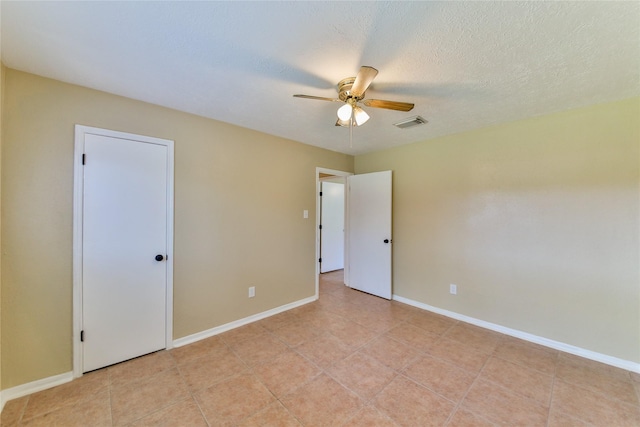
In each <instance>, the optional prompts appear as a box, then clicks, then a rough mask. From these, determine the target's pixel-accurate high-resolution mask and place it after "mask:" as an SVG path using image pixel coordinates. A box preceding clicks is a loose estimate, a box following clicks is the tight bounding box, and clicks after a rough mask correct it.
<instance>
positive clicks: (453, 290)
mask: <svg viewBox="0 0 640 427" xmlns="http://www.w3.org/2000/svg"><path fill="white" fill-rule="evenodd" d="M449 293H450V294H451V295H456V294H457V293H458V285H454V284H453V283H452V284H450V285H449Z"/></svg>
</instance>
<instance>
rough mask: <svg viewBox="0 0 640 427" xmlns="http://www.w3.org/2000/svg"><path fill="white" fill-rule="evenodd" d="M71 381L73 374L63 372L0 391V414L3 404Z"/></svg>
mask: <svg viewBox="0 0 640 427" xmlns="http://www.w3.org/2000/svg"><path fill="white" fill-rule="evenodd" d="M71 380H73V372H65V373H64V374H59V375H54V376H52V377H47V378H42V379H40V380H36V381H32V382H30V383H26V384H20V385H19V386H15V387H12V388H8V389H6V390H2V392H0V412H1V411H2V409H3V408H4V404H5V403H7V402H8V401H10V400H13V399H17V398H19V397H22V396H26V395H28V394H31V393H36V392H38V391H42V390H46V389H48V388H51V387H55V386H58V385H61V384H64V383H68V382H69V381H71Z"/></svg>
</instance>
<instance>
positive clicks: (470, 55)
mask: <svg viewBox="0 0 640 427" xmlns="http://www.w3.org/2000/svg"><path fill="white" fill-rule="evenodd" d="M639 29H640V2H637V1H634V2H541V1H532V2H193V3H192V2H56V1H47V2H11V1H2V3H1V31H2V35H1V40H2V50H1V53H2V61H3V62H4V64H5V65H6V66H8V67H10V68H14V69H17V70H23V71H27V72H30V73H34V74H38V75H41V76H45V77H50V78H53V79H57V80H61V81H64V82H70V83H75V84H78V85H81V86H86V87H90V88H94V89H99V90H102V91H106V92H110V93H114V94H118V95H123V96H126V97H130V98H134V99H139V100H143V101H147V102H150V103H153V104H159V105H163V106H166V107H170V108H174V109H178V110H182V111H186V112H190V113H194V114H198V115H201V116H205V117H210V118H213V119H217V120H221V121H224V122H228V123H233V124H236V125H239V126H243V127H247V128H251V129H255V130H259V131H262V132H266V133H269V134H273V135H278V136H281V137H285V138H289V139H293V140H296V141H300V142H303V143H306V144H311V145H316V146H320V147H324V148H328V149H330V150H334V151H340V152H344V153H349V154H359V153H364V152H368V151H373V150H379V149H384V148H388V147H393V146H396V145H401V144H407V143H411V142H416V141H422V140H426V139H429V138H433V137H437V136H442V135H447V134H452V133H457V132H461V131H465V130H470V129H476V128H481V127H486V126H489V125H492V124H496V123H503V122H508V121H513V120H518V119H522V118H526V117H532V116H537V115H541V114H546V113H551V112H555V111H561V110H566V109H570V108H574V107H579V106H584V105H590V104H595V103H600V102H607V101H612V100H617V99H623V98H627V97H631V96H637V95H640V31H639ZM361 65H370V66H373V67H375V68H377V69H378V70H379V71H380V73H379V74H378V76H377V78H376V79H375V81H374V83H373V85H372V86H371V87H370V88H369V90H368V91H367V98H377V99H389V100H397V101H405V102H413V103H415V104H416V106H415V108H414V110H413V111H411V112H409V113H403V112H398V111H389V110H382V109H375V108H366V107H365V109H366V110H367V112H368V113H369V114H370V116H371V120H369V122H368V123H366V124H365V125H363V126H361V127H358V128H355V129H354V132H353V148H350V147H349V131H348V129H347V128H341V127H335V126H334V123H335V121H336V110H337V107H339V104H337V103H332V102H321V101H313V100H308V99H300V98H293V97H292V95H293V94H296V93H303V94H309V95H316V96H324V97H332V98H333V97H335V96H336V90H335V85H336V83H337V82H338V81H340V80H341V79H343V78H345V77H350V76H354V75H355V74H356V73H357V71H358V69H359V68H360V66H361ZM414 115H420V116H422V117H424V118H425V119H427V120H428V121H429V123H428V124H427V125H423V126H419V127H415V128H409V129H404V130H401V129H398V128H396V127H394V126H392V124H393V123H395V122H397V121H400V120H402V119H405V118H408V117H411V116H414Z"/></svg>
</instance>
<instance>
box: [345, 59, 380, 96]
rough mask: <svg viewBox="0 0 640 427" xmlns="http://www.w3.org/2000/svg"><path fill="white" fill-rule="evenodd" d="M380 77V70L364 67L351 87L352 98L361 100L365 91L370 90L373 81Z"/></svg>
mask: <svg viewBox="0 0 640 427" xmlns="http://www.w3.org/2000/svg"><path fill="white" fill-rule="evenodd" d="M377 75H378V70H376V69H375V68H373V67H368V66H366V65H365V66H362V67H360V71H359V72H358V75H357V76H356V80H355V81H354V82H353V86H351V91H350V92H351V96H353V97H354V98H360V97H361V96H362V95H363V94H364V93H365V91H366V90H367V89H368V88H369V85H370V84H371V82H372V81H373V79H374V78H375V77H376V76H377Z"/></svg>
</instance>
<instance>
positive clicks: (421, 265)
mask: <svg viewBox="0 0 640 427" xmlns="http://www.w3.org/2000/svg"><path fill="white" fill-rule="evenodd" d="M406 132H411V130H407V131H406ZM639 145H640V99H639V98H634V99H629V100H625V101H621V102H615V103H610V104H605V105H597V106H592V107H588V108H583V109H577V110H572V111H568V112H563V113H558V114H553V115H549V116H544V117H538V118H533V119H529V120H523V121H519V122H514V123H510V124H505V125H499V126H495V127H491V128H487V129H483V130H478V131H473V132H468V133H463V134H458V135H453V136H448V137H443V138H437V139H433V140H429V141H425V142H422V143H417V144H412V145H407V146H403V147H398V148H394V149H390V150H386V151H380V152H376V153H372V154H367V155H362V156H357V157H356V159H355V169H356V173H364V172H371V171H378V170H385V169H392V170H393V171H394V187H393V191H394V195H393V197H394V201H393V234H394V235H393V244H394V255H393V256H394V258H393V269H394V270H393V283H394V293H395V294H397V295H400V296H402V297H405V298H409V299H412V300H415V301H418V302H421V303H425V304H429V305H431V306H435V307H439V308H442V309H446V310H450V311H453V312H457V313H460V314H464V315H467V316H471V317H474V318H477V319H481V320H484V321H488V322H492V323H496V324H499V325H503V326H506V327H509V328H513V329H516V330H520V331H524V332H528V333H532V334H535V335H538V336H542V337H546V338H549V339H553V340H557V341H561V342H564V343H568V344H572V345H575V346H578V347H582V348H585V349H589V350H592V351H595V352H599V353H603V354H606V355H609V356H614V357H617V358H621V359H624V360H628V361H632V362H636V363H637V362H640V344H639V343H640V278H639V271H638V269H639V264H638V260H639V231H640V230H639V218H640V213H639V196H640V186H639V164H640V162H639V158H640V157H639ZM451 283H454V284H457V285H458V295H457V296H453V295H450V294H449V284H451Z"/></svg>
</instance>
